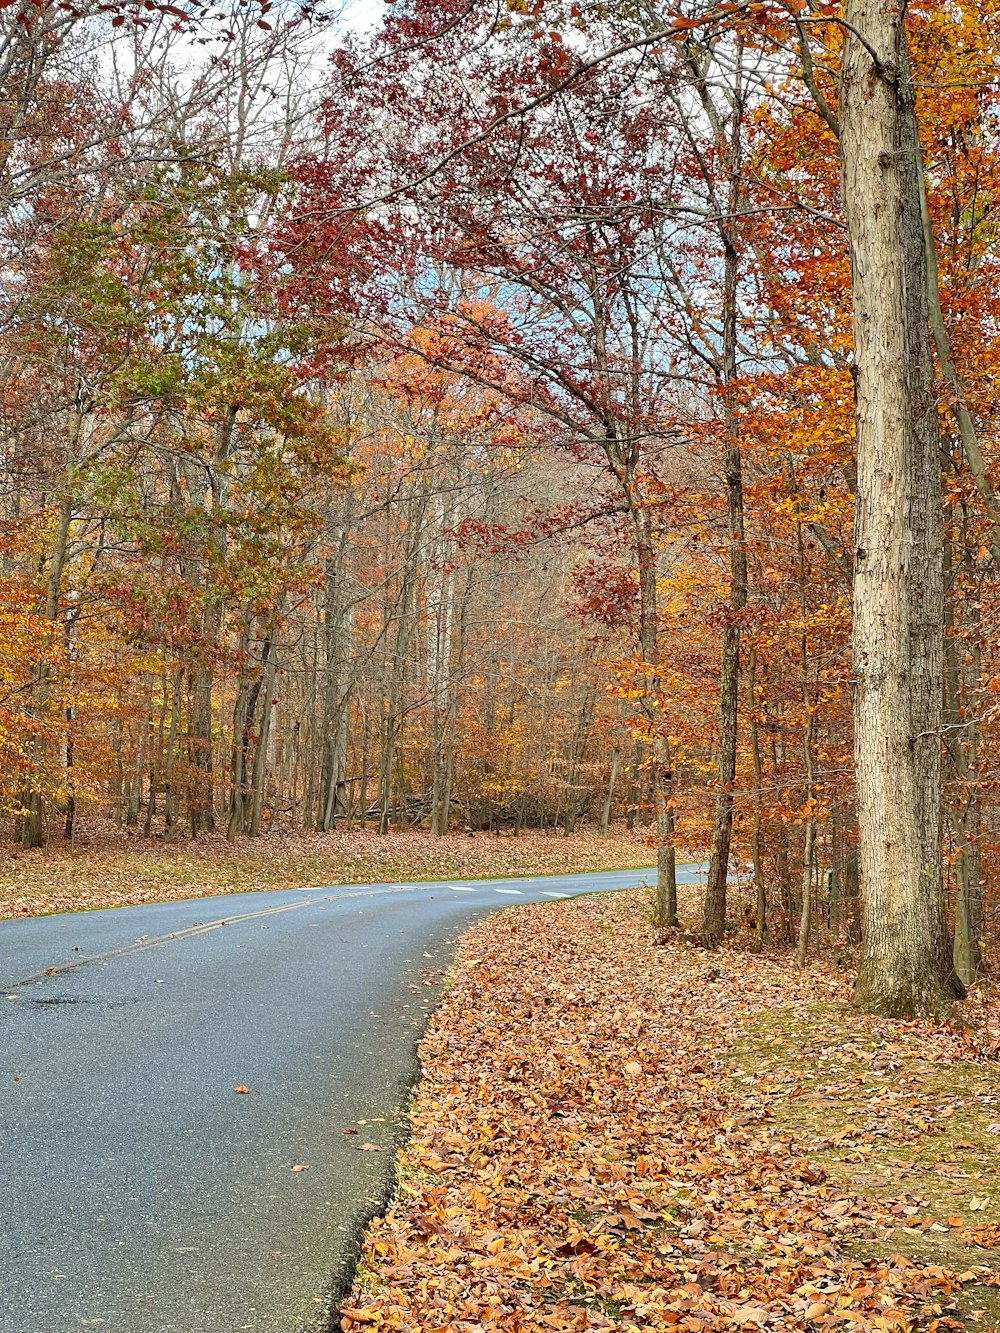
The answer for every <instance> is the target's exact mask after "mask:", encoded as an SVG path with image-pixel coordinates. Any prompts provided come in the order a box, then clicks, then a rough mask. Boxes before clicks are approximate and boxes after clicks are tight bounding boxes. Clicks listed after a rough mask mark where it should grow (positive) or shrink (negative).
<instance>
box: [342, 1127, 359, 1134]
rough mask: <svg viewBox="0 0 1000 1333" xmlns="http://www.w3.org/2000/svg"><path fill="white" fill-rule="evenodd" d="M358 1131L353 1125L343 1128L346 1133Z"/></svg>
mask: <svg viewBox="0 0 1000 1333" xmlns="http://www.w3.org/2000/svg"><path fill="white" fill-rule="evenodd" d="M357 1132H358V1131H357V1130H356V1129H355V1128H354V1126H353V1125H348V1126H347V1128H346V1129H345V1130H343V1133H344V1134H356V1133H357Z"/></svg>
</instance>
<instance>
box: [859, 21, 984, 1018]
mask: <svg viewBox="0 0 1000 1333" xmlns="http://www.w3.org/2000/svg"><path fill="white" fill-rule="evenodd" d="M845 28H846V37H845V43H844V57H843V73H842V89H841V107H840V111H841V150H842V169H843V178H842V186H843V198H844V208H845V212H846V216H847V225H848V236H849V240H850V248H851V275H852V295H853V305H854V345H855V346H854V356H855V364H856V373H857V432H858V483H857V512H856V520H855V523H856V530H855V537H856V552H857V553H856V558H855V574H854V673H855V736H856V739H855V757H856V763H857V783H858V830H859V842H860V847H859V853H860V875H861V892H862V925H863V948H862V959H861V967H860V970H859V973H858V978H857V982H856V985H855V991H854V1003H855V1004H856V1005H858V1006H859V1007H860V1008H863V1009H866V1010H869V1011H872V1012H875V1013H880V1014H885V1015H889V1016H902V1015H907V1014H933V1013H937V1012H940V1011H941V1010H942V1009H943V1008H944V1007H945V1006H946V1004H947V1002H948V1000H949V999H950V998H952V997H953V996H954V995H955V994H956V993H957V991H958V987H957V979H955V978H954V974H953V972H952V969H951V965H950V960H949V959H948V957H947V948H946V934H945V925H944V910H943V901H942V886H941V848H940V832H939V829H940V774H941V695H942V616H943V594H942V545H941V474H940V463H939V453H938V449H939V433H938V417H937V405H936V402H935V395H934V383H933V374H932V366H931V353H930V343H929V335H928V301H927V273H926V254H925V248H924V234H923V228H922V223H921V214H920V178H919V172H920V169H921V168H920V161H919V153H918V144H917V136H916V119H915V108H914V90H913V83H912V78H911V75H910V68H909V59H908V53H907V45H906V28H905V19H904V10H903V8H902V6H901V5H899V4H894V5H892V6H886V5H885V3H884V0H848V3H847V6H846V10H845Z"/></svg>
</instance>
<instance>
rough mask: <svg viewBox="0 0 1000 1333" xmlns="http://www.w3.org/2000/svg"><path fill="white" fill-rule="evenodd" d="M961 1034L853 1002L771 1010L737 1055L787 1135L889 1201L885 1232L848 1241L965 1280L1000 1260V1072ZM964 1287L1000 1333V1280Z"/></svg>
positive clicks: (982, 1318) (869, 1252) (861, 1251)
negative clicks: (965, 1048)
mask: <svg viewBox="0 0 1000 1333" xmlns="http://www.w3.org/2000/svg"><path fill="white" fill-rule="evenodd" d="M962 1044H963V1043H962V1038H961V1034H960V1033H956V1032H954V1031H949V1032H947V1033H940V1032H936V1031H934V1030H932V1029H929V1028H927V1027H926V1026H924V1025H918V1024H912V1025H907V1024H891V1023H883V1022H880V1021H879V1020H876V1019H870V1018H866V1017H864V1016H861V1015H858V1014H855V1013H854V1012H853V1011H851V1010H849V1009H847V1008H846V1007H845V1006H843V1005H835V1004H829V1003H817V1004H814V1005H810V1006H808V1007H799V1008H797V1009H794V1010H793V1009H787V1010H786V1009H767V1010H764V1011H763V1012H761V1013H759V1014H758V1015H756V1016H754V1017H752V1018H750V1019H748V1020H747V1022H746V1026H745V1031H744V1034H743V1035H742V1036H741V1037H740V1038H739V1039H738V1040H737V1041H736V1042H735V1044H734V1045H733V1047H732V1048H731V1050H730V1052H729V1053H728V1059H729V1063H730V1068H731V1075H732V1078H733V1079H734V1081H735V1082H736V1084H737V1085H738V1086H743V1087H747V1088H750V1087H752V1088H753V1089H754V1090H755V1092H756V1095H757V1096H758V1097H759V1098H760V1100H761V1102H762V1103H763V1105H764V1106H765V1108H766V1111H767V1113H768V1116H769V1120H770V1123H771V1124H772V1126H773V1128H774V1130H775V1131H776V1132H777V1133H778V1134H779V1135H781V1136H782V1137H784V1138H787V1140H788V1141H789V1143H790V1144H791V1145H792V1146H793V1147H794V1149H795V1150H796V1151H798V1152H800V1153H804V1154H806V1155H807V1156H808V1157H809V1159H810V1160H811V1161H815V1162H816V1163H818V1164H819V1165H820V1166H822V1167H823V1169H824V1170H825V1171H826V1172H827V1174H828V1176H829V1178H830V1180H831V1181H832V1182H834V1183H835V1184H836V1185H838V1186H839V1187H840V1188H842V1189H844V1190H847V1191H850V1192H851V1193H852V1194H855V1195H856V1196H857V1197H858V1198H860V1199H862V1200H864V1201H866V1202H867V1203H870V1204H873V1205H878V1206H879V1209H880V1213H881V1216H882V1220H883V1222H884V1225H882V1226H880V1227H879V1229H878V1234H877V1236H876V1238H875V1239H873V1240H863V1241H855V1242H853V1243H852V1245H850V1246H849V1247H848V1252H849V1253H851V1254H852V1256H853V1257H857V1258H860V1259H872V1258H891V1257H892V1256H894V1255H898V1256H901V1257H902V1259H903V1260H905V1261H907V1262H914V1263H923V1264H927V1263H930V1264H939V1265H941V1266H942V1267H947V1268H951V1269H955V1270H956V1271H957V1272H960V1273H961V1272H963V1271H968V1270H970V1269H977V1270H978V1269H979V1268H980V1267H983V1268H984V1269H986V1270H988V1269H989V1267H990V1266H992V1265H993V1264H994V1263H996V1262H997V1260H998V1258H1000V1177H998V1175H997V1165H998V1156H1000V1066H998V1065H997V1063H996V1062H995V1061H991V1060H984V1059H982V1058H981V1057H980V1058H975V1057H973V1056H967V1055H963V1053H962ZM977 1276H978V1277H979V1278H980V1280H979V1281H978V1282H976V1283H975V1284H972V1285H969V1286H967V1287H966V1288H965V1290H964V1291H963V1293H962V1298H961V1301H960V1312H961V1314H962V1316H963V1317H964V1318H966V1319H967V1320H969V1321H970V1323H972V1324H977V1323H978V1324H981V1325H982V1326H983V1327H986V1328H990V1329H1000V1290H998V1287H997V1286H996V1285H994V1278H995V1279H996V1282H998V1283H1000V1275H994V1274H992V1273H990V1272H989V1271H983V1272H982V1273H981V1274H980V1273H977Z"/></svg>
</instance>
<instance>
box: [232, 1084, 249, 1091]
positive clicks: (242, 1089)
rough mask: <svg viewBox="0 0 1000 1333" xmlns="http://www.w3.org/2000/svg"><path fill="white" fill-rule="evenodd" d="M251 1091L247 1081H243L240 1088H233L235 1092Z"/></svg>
mask: <svg viewBox="0 0 1000 1333" xmlns="http://www.w3.org/2000/svg"><path fill="white" fill-rule="evenodd" d="M249 1091H250V1089H249V1088H248V1087H247V1086H246V1084H245V1083H241V1084H240V1086H239V1087H238V1088H233V1092H239V1093H248V1092H249Z"/></svg>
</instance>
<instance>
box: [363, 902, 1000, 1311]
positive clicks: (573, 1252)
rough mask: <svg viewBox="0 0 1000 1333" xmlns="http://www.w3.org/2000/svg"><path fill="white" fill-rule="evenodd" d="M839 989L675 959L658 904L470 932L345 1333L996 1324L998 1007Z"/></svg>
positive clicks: (776, 972)
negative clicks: (955, 1008) (890, 1011)
mask: <svg viewBox="0 0 1000 1333" xmlns="http://www.w3.org/2000/svg"><path fill="white" fill-rule="evenodd" d="M692 906H693V902H692V901H690V900H689V902H688V907H689V909H690V908H691V907H692ZM847 998H848V982H847V978H846V977H845V976H843V975H841V974H837V973H835V972H834V971H832V970H827V969H825V968H824V967H823V966H821V965H819V964H814V965H813V966H812V967H811V968H810V969H809V970H808V971H806V972H799V971H797V970H796V969H795V968H794V965H793V964H792V962H791V960H790V958H789V957H788V956H786V955H784V954H779V953H778V952H773V953H768V954H765V955H763V956H757V955H751V954H749V953H745V952H741V951H740V949H739V947H738V946H737V945H736V944H733V945H732V946H731V947H730V948H728V949H725V950H723V951H721V952H719V953H717V954H713V955H709V954H706V953H704V952H702V951H699V950H697V949H694V948H690V947H686V946H685V945H684V944H682V943H681V942H680V941H679V940H678V941H677V942H675V943H671V944H667V945H664V946H659V947H658V946H657V945H656V944H655V942H654V936H653V932H652V930H651V928H650V924H649V905H648V902H647V900H646V897H645V895H644V894H643V893H642V892H640V891H634V892H632V893H628V894H615V895H601V896H600V897H598V896H594V897H589V898H580V899H574V900H573V901H570V902H566V903H558V904H553V905H544V906H524V907H519V908H516V909H513V910H510V911H505V912H503V913H501V914H499V915H497V916H494V917H491V918H490V919H489V920H488V921H486V922H484V923H482V924H480V925H478V926H476V927H475V928H474V929H473V930H472V931H470V932H469V934H468V935H466V936H465V938H464V940H463V942H462V943H461V945H460V950H459V954H458V959H457V962H456V965H455V968H454V970H453V974H452V979H451V984H450V986H449V988H448V990H447V992H446V994H445V995H444V997H443V999H442V1003H441V1005H440V1008H439V1009H438V1011H437V1012H436V1014H435V1017H434V1019H433V1021H432V1024H431V1026H430V1028H429V1029H428V1032H427V1035H426V1036H425V1039H424V1042H423V1045H422V1048H421V1056H422V1062H423V1069H424V1079H423V1081H422V1082H421V1083H420V1085H419V1086H418V1089H417V1091H416V1094H415V1099H414V1108H413V1135H412V1138H411V1141H410V1143H409V1145H408V1146H407V1147H406V1148H405V1149H404V1150H403V1152H402V1153H401V1155H400V1159H399V1163H398V1169H399V1187H398V1193H397V1198H396V1200H395V1201H394V1202H393V1203H392V1204H391V1205H390V1207H389V1209H388V1212H387V1213H386V1215H385V1216H384V1217H383V1218H380V1219H377V1220H376V1221H374V1222H373V1223H372V1224H371V1226H370V1227H369V1229H368V1232H367V1233H366V1237H365V1241H364V1245H363V1251H362V1257H361V1262H360V1265H359V1268H358V1272H357V1277H356V1280H355V1285H354V1289H353V1291H352V1292H351V1293H350V1296H349V1298H348V1300H347V1302H346V1303H345V1304H344V1305H343V1307H342V1309H341V1312H340V1313H341V1324H342V1328H343V1330H344V1331H345V1333H360V1331H362V1330H363V1331H364V1333H368V1330H376V1331H378V1330H412V1331H413V1333H417V1330H419V1333H444V1331H445V1330H449V1331H450V1333H480V1331H481V1330H487V1329H489V1330H496V1333H527V1331H528V1330H584V1329H588V1330H589V1329H604V1330H610V1329H615V1330H625V1331H626V1333H628V1331H631V1330H642V1333H645V1331H646V1330H659V1329H672V1330H676V1329H684V1330H699V1331H700V1333H704V1331H705V1330H721V1329H755V1328H759V1329H837V1330H870V1329H878V1330H907V1329H927V1330H933V1329H941V1330H943V1329H961V1328H978V1329H993V1330H996V1329H1000V1267H998V1266H997V1265H1000V1250H998V1248H997V1247H998V1246H1000V1178H998V1176H997V1174H996V1170H995V1167H996V1157H997V1146H998V1145H1000V1080H998V1077H997V1074H998V1069H1000V1066H998V1063H997V1060H998V1056H1000V1030H998V1029H996V1028H994V1029H992V1030H991V1029H990V1027H989V1025H988V1021H987V1017H988V1014H989V1003H988V997H986V996H983V995H978V996H977V998H976V999H975V1000H974V1001H971V1002H969V1003H968V1004H967V1005H965V1006H963V1010H962V1013H963V1022H964V1024H966V1025H963V1026H958V1025H955V1026H948V1025H945V1026H942V1025H932V1024H927V1023H889V1022H885V1021H880V1020H876V1019H871V1018H867V1017H864V1016H861V1015H858V1014H856V1013H854V1012H853V1011H851V1010H850V1009H849V1008H847V1007H846V1001H847Z"/></svg>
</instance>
